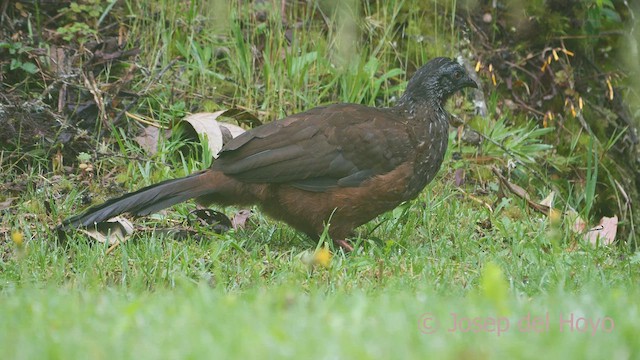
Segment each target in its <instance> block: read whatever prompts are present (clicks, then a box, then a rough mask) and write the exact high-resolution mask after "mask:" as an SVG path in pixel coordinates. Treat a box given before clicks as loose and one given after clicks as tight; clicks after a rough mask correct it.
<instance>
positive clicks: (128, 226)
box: [80, 216, 133, 245]
mask: <svg viewBox="0 0 640 360" xmlns="http://www.w3.org/2000/svg"><path fill="white" fill-rule="evenodd" d="M80 231H81V232H83V233H85V234H87V236H89V237H91V238H92V239H94V240H96V241H98V242H100V243H105V242H106V243H107V244H109V245H116V244H119V243H123V242H125V241H127V239H128V238H129V237H130V236H131V234H133V224H132V223H131V221H129V220H127V219H125V218H122V217H119V216H117V217H114V218H112V219H109V220H107V221H104V222H99V223H96V226H95V228H88V229H80Z"/></svg>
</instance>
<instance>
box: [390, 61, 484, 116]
mask: <svg viewBox="0 0 640 360" xmlns="http://www.w3.org/2000/svg"><path fill="white" fill-rule="evenodd" d="M466 87H472V88H478V84H476V82H475V81H473V80H472V79H471V78H470V77H469V74H468V73H467V71H466V70H465V69H464V67H463V66H462V65H460V64H459V63H458V62H457V61H455V60H452V59H449V58H445V57H438V58H435V59H432V60H430V61H429V62H428V63H427V64H425V65H424V66H423V67H421V68H420V69H418V71H416V73H415V74H414V75H413V77H412V78H411V80H409V83H408V84H407V90H406V91H405V93H404V95H403V97H406V98H407V100H408V99H411V100H412V101H413V102H424V101H427V102H434V101H435V102H436V103H437V104H438V105H440V104H442V103H444V102H445V101H447V99H448V98H449V97H450V96H451V95H453V94H454V93H455V92H456V91H458V90H462V89H464V88H466Z"/></svg>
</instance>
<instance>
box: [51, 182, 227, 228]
mask: <svg viewBox="0 0 640 360" xmlns="http://www.w3.org/2000/svg"><path fill="white" fill-rule="evenodd" d="M208 175H210V174H209V172H208V171H206V170H205V171H202V172H198V173H195V174H192V175H189V176H187V177H183V178H179V179H172V180H166V181H163V182H160V183H157V184H153V185H150V186H147V187H145V188H142V189H140V190H138V191H135V192H132V193H129V194H126V195H123V196H121V197H119V198H115V199H111V200H108V201H107V202H105V203H103V204H100V205H96V206H94V207H92V208H89V209H88V210H86V211H85V212H84V213H82V214H79V215H76V216H73V217H70V218H68V219H66V220H65V221H63V222H62V225H61V226H60V228H61V229H62V230H66V229H69V228H74V227H79V226H92V225H94V224H95V223H98V222H103V221H105V220H108V219H110V218H112V217H114V216H117V215H120V214H123V213H129V214H132V215H135V216H144V215H149V214H151V213H154V212H156V211H158V210H162V209H164V208H167V207H169V206H171V205H175V204H178V203H181V202H183V201H187V200H189V199H192V198H195V197H198V196H202V195H206V194H209V193H212V192H213V191H214V189H215V184H212V183H207V180H209V179H208Z"/></svg>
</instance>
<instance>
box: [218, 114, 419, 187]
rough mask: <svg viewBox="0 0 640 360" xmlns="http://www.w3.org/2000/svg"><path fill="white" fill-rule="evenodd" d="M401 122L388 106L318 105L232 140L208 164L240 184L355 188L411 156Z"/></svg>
mask: <svg viewBox="0 0 640 360" xmlns="http://www.w3.org/2000/svg"><path fill="white" fill-rule="evenodd" d="M401 122H402V119H401V118H400V117H398V116H397V115H395V114H394V113H392V112H391V111H390V110H388V109H376V108H370V107H366V106H362V105H354V104H340V105H331V106H326V107H318V108H315V109H312V110H309V111H307V112H303V113H300V114H296V115H292V116H289V117H286V118H284V119H282V120H278V121H274V122H271V123H268V124H266V125H263V126H260V127H258V128H255V129H253V130H251V131H248V132H246V133H244V134H242V135H240V136H238V137H237V138H235V139H233V140H231V141H230V142H229V143H227V144H226V145H225V146H224V148H223V149H222V150H221V152H220V156H219V158H218V159H217V160H216V161H215V162H214V164H213V168H214V169H219V170H221V171H223V172H224V173H225V174H226V175H229V176H232V177H234V178H236V179H238V180H240V181H244V182H249V183H280V184H283V183H287V184H290V185H292V186H295V187H297V188H300V189H304V190H308V191H318V192H321V191H326V190H328V189H330V188H334V187H338V186H339V187H353V186H358V185H360V184H361V183H362V182H363V181H365V180H367V179H369V178H371V177H373V176H376V175H379V174H384V173H387V172H389V171H391V170H393V169H394V168H396V167H397V166H398V165H400V164H401V163H402V162H404V161H406V160H407V159H408V158H409V157H410V156H411V152H412V151H413V149H412V146H411V141H410V137H409V134H408V132H407V128H406V127H405V126H403V125H402V123H401Z"/></svg>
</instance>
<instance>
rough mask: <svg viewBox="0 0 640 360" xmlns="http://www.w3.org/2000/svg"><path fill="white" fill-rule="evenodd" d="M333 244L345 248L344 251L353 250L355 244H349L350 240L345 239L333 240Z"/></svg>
mask: <svg viewBox="0 0 640 360" xmlns="http://www.w3.org/2000/svg"><path fill="white" fill-rule="evenodd" d="M333 244H334V245H336V246H338V247H339V248H341V249H342V250H344V252H352V251H353V246H351V244H349V242H348V241H347V240H345V239H342V240H333Z"/></svg>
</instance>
